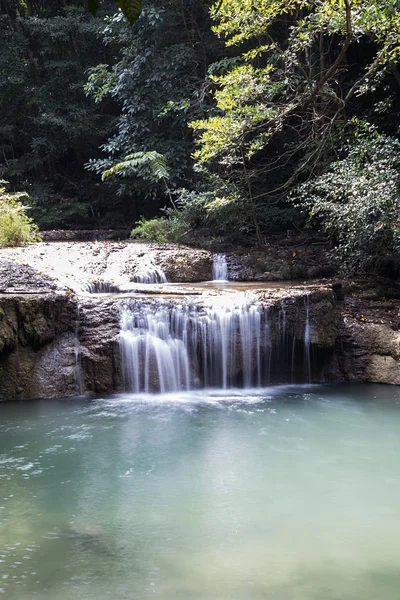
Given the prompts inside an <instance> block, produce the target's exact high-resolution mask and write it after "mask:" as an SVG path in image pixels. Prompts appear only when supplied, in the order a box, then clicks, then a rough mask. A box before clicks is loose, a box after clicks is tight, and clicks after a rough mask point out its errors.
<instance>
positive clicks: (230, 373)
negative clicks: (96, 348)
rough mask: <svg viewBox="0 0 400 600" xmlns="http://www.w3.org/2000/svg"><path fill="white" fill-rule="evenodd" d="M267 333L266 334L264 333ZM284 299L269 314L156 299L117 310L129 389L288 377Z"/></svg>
mask: <svg viewBox="0 0 400 600" xmlns="http://www.w3.org/2000/svg"><path fill="white" fill-rule="evenodd" d="M272 338H274V339H272ZM287 342H288V337H287V332H286V312H285V306H284V304H283V305H282V306H281V308H280V311H279V313H278V314H276V311H275V314H274V316H273V319H272V320H271V319H270V312H269V309H268V307H266V306H263V305H262V304H261V303H251V302H246V301H242V302H239V303H237V304H236V305H233V306H226V300H225V303H224V304H223V305H218V304H217V305H215V306H211V307H203V306H196V305H194V306H187V305H176V304H175V305H173V304H172V305H168V304H162V303H157V302H153V303H148V304H147V305H145V306H144V305H143V304H140V303H138V304H135V303H134V302H133V303H132V304H127V305H125V306H124V308H123V309H122V315H121V332H120V347H121V354H122V364H123V377H124V383H125V387H126V389H127V390H129V391H132V392H136V393H137V392H141V391H144V392H152V391H161V392H171V391H177V390H182V389H186V390H188V389H194V388H198V387H219V388H223V389H227V388H232V387H238V386H240V387H244V388H251V387H260V386H263V385H267V384H269V383H270V382H271V381H275V380H276V379H277V378H278V377H279V375H278V372H279V373H281V372H285V375H284V377H285V380H286V381H290V377H291V378H292V379H293V369H294V363H295V354H296V353H297V354H299V353H301V356H302V357H303V356H304V347H303V344H302V343H301V342H300V341H299V340H297V342H298V343H296V340H295V338H293V343H291V344H288V343H287Z"/></svg>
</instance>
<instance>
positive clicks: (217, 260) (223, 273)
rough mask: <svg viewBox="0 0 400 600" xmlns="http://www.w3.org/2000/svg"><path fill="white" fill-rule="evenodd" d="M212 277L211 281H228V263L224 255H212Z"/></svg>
mask: <svg viewBox="0 0 400 600" xmlns="http://www.w3.org/2000/svg"><path fill="white" fill-rule="evenodd" d="M212 277H213V281H228V279H229V278H228V263H227V262H226V256H225V254H214V256H213V267H212Z"/></svg>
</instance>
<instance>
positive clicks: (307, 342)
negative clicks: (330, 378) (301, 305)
mask: <svg viewBox="0 0 400 600" xmlns="http://www.w3.org/2000/svg"><path fill="white" fill-rule="evenodd" d="M305 305H306V306H305V309H306V320H305V327H304V360H305V372H306V374H307V381H308V382H310V381H311V356H310V298H309V296H308V295H307V296H306V297H305Z"/></svg>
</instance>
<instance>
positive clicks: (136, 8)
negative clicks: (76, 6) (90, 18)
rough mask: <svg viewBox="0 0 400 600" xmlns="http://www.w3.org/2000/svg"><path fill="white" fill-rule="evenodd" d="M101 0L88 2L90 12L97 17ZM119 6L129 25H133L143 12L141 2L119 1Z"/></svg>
mask: <svg viewBox="0 0 400 600" xmlns="http://www.w3.org/2000/svg"><path fill="white" fill-rule="evenodd" d="M99 3H100V0H88V7H89V11H90V12H91V13H92V15H95V14H96V13H97V11H98V10H99ZM118 6H119V7H120V9H121V10H122V12H123V14H124V15H125V17H126V18H127V19H128V21H129V23H130V24H131V25H133V23H135V22H136V21H137V20H138V18H139V17H140V13H141V12H142V2H141V0H118Z"/></svg>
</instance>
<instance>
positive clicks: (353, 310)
mask: <svg viewBox="0 0 400 600" xmlns="http://www.w3.org/2000/svg"><path fill="white" fill-rule="evenodd" d="M388 292H389V293H388ZM392 295H393V294H392V292H391V290H390V288H389V289H388V288H385V287H383V288H382V287H381V284H379V283H378V284H377V283H376V282H373V283H368V284H366V283H365V282H361V283H359V284H356V285H353V287H352V289H349V290H348V292H347V294H346V295H345V296H344V298H343V300H342V301H341V302H340V303H339V305H338V312H339V314H338V328H339V340H340V346H339V348H338V356H339V360H340V370H341V373H342V376H343V378H344V379H346V380H347V381H365V382H372V383H387V384H395V385H400V332H399V329H400V300H399V299H396V298H392V297H391V296H392ZM387 296H389V297H387Z"/></svg>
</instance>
